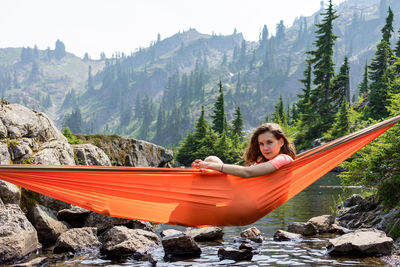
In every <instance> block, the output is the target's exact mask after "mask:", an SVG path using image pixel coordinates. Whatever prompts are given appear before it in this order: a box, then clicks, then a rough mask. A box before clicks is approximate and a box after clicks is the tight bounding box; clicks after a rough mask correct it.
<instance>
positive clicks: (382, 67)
mask: <svg viewBox="0 0 400 267" xmlns="http://www.w3.org/2000/svg"><path fill="white" fill-rule="evenodd" d="M392 23H393V12H392V10H391V9H390V7H389V10H388V16H387V18H386V24H385V26H384V27H383V28H382V40H381V42H380V43H379V44H378V45H377V48H376V52H375V57H374V58H373V59H372V62H371V65H370V67H369V70H370V71H369V80H370V81H371V83H370V85H369V91H370V94H369V95H368V102H369V103H368V106H367V107H366V108H365V110H364V115H365V117H367V118H368V117H369V118H373V119H376V120H379V119H382V118H385V117H387V116H388V115H389V111H388V109H387V106H388V101H389V92H388V88H389V87H390V83H391V81H392V79H393V76H392V73H391V69H390V65H391V61H392V56H393V52H392V49H391V48H390V43H389V40H390V37H391V33H392V31H393V27H392Z"/></svg>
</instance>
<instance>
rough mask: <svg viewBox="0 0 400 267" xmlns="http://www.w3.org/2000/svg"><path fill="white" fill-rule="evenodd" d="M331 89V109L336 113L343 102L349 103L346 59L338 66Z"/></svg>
mask: <svg viewBox="0 0 400 267" xmlns="http://www.w3.org/2000/svg"><path fill="white" fill-rule="evenodd" d="M332 89H333V90H332V107H333V109H334V111H336V112H337V111H338V110H339V107H340V106H341V105H342V103H343V101H346V102H347V103H350V68H349V61H348V58H347V57H345V58H344V62H343V64H342V66H340V70H339V74H338V75H337V76H336V77H335V79H334V81H333V88H332Z"/></svg>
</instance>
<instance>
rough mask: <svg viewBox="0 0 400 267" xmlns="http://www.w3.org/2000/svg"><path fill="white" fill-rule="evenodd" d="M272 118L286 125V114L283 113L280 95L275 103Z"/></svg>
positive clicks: (283, 108)
mask: <svg viewBox="0 0 400 267" xmlns="http://www.w3.org/2000/svg"><path fill="white" fill-rule="evenodd" d="M272 120H273V121H274V122H275V123H278V124H280V125H281V126H286V125H287V115H286V113H285V107H284V104H283V99H282V95H280V96H279V100H278V103H277V104H276V105H275V111H274V113H273V114H272Z"/></svg>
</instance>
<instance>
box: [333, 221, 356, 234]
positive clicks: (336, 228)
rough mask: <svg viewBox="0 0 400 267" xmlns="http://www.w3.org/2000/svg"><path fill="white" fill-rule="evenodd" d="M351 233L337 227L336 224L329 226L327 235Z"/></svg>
mask: <svg viewBox="0 0 400 267" xmlns="http://www.w3.org/2000/svg"><path fill="white" fill-rule="evenodd" d="M350 232H351V231H350V230H349V229H347V228H345V227H342V226H340V225H337V224H336V223H334V224H332V225H331V228H330V229H329V233H334V234H339V235H343V234H347V233H350Z"/></svg>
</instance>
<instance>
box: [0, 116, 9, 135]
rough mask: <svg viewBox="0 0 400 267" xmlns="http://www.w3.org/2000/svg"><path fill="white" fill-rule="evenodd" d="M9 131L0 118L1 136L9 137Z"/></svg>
mask: <svg viewBox="0 0 400 267" xmlns="http://www.w3.org/2000/svg"><path fill="white" fill-rule="evenodd" d="M7 135H8V132H7V128H6V126H4V124H3V122H2V121H1V120H0V138H7Z"/></svg>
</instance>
